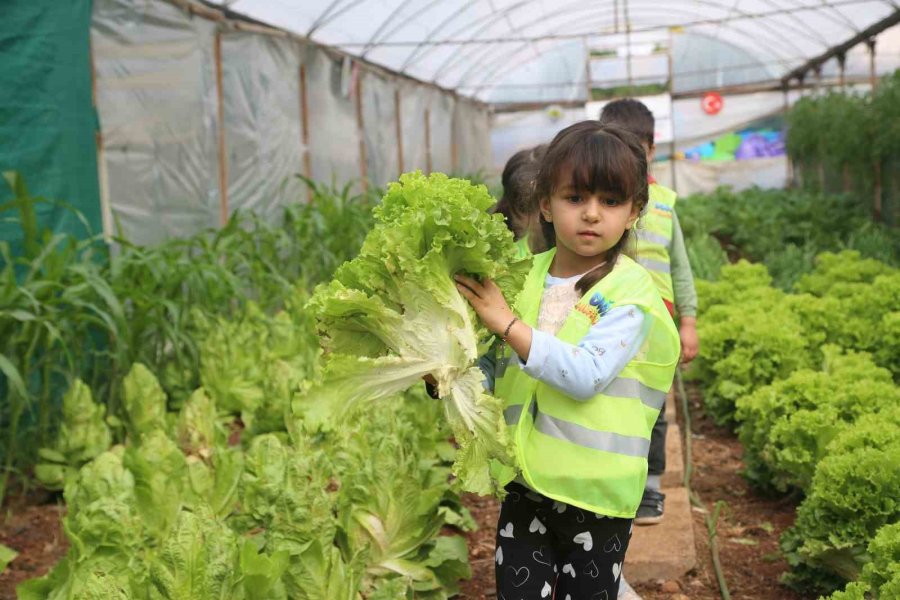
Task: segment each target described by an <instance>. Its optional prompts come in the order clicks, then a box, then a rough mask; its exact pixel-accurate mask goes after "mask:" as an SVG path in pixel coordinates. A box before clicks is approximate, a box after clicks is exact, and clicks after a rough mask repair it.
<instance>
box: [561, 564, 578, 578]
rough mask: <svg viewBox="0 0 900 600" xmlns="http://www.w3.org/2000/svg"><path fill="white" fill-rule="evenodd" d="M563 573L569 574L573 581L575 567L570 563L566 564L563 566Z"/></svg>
mask: <svg viewBox="0 0 900 600" xmlns="http://www.w3.org/2000/svg"><path fill="white" fill-rule="evenodd" d="M563 573H564V574H569V575H571V576H572V579H575V567H573V566H572V563H566V564H565V565H563Z"/></svg>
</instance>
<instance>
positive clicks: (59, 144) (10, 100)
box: [0, 0, 102, 253]
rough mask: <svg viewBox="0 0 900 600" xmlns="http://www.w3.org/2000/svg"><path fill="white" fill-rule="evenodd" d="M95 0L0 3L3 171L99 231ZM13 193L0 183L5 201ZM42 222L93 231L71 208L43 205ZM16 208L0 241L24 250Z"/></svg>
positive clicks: (6, 217)
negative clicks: (92, 39)
mask: <svg viewBox="0 0 900 600" xmlns="http://www.w3.org/2000/svg"><path fill="white" fill-rule="evenodd" d="M91 4H92V2H91V0H65V1H64V2H60V1H59V0H6V1H4V2H3V8H2V10H0V13H2V18H0V90H2V91H0V171H10V170H13V171H19V172H20V173H21V174H22V175H23V176H24V177H25V181H26V183H27V184H28V187H29V190H30V191H31V194H32V195H33V196H43V197H45V198H49V199H53V200H61V201H64V202H67V203H68V204H70V205H71V206H72V207H74V208H75V209H77V210H78V211H80V212H81V213H82V214H83V215H84V217H85V219H86V220H87V222H88V224H89V225H90V228H91V232H90V233H94V234H97V233H101V232H102V224H101V216H100V192H99V185H98V182H97V147H96V142H95V138H94V134H95V131H96V130H97V118H96V113H95V111H94V108H93V103H92V100H91V60H90V26H91ZM10 196H11V193H10V191H9V189H8V188H7V186H6V184H5V183H2V184H0V204H2V203H3V202H5V201H6V200H9V198H10ZM37 210H38V216H39V219H40V224H41V225H44V226H47V227H49V228H51V229H52V230H54V231H57V232H67V233H71V234H73V235H75V236H77V237H79V238H84V237H87V236H88V235H89V232H87V231H85V227H84V225H83V224H82V223H81V221H80V220H79V219H78V217H77V216H76V215H74V214H73V213H72V212H71V211H69V210H67V209H65V208H62V207H59V206H53V205H48V204H40V205H38V207H37ZM14 216H15V213H12V212H3V213H0V240H7V241H10V242H11V244H12V247H13V252H14V253H18V251H20V250H21V231H20V227H19V225H18V223H15V222H10V218H12V217H14Z"/></svg>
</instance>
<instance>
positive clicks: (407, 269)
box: [293, 173, 528, 494]
mask: <svg viewBox="0 0 900 600" xmlns="http://www.w3.org/2000/svg"><path fill="white" fill-rule="evenodd" d="M493 202H494V201H493V199H492V198H491V197H490V195H489V194H488V193H487V191H486V189H485V188H484V187H483V186H473V185H471V184H470V183H468V182H467V181H463V180H458V179H450V178H448V177H447V176H446V175H443V174H439V173H435V174H432V175H431V176H429V177H426V176H424V175H422V174H421V173H413V174H406V175H403V176H401V178H400V182H399V183H394V184H392V185H391V186H390V189H389V190H388V193H387V194H386V195H385V197H384V200H383V202H382V204H381V206H380V207H378V208H377V209H376V219H377V221H378V223H377V225H376V227H375V228H374V229H373V230H372V231H371V232H370V234H369V235H368V236H367V238H366V241H365V243H364V244H363V248H362V250H361V251H360V255H359V256H358V257H357V258H355V259H354V260H352V261H350V262H347V263H345V264H344V265H343V266H341V267H340V268H339V269H338V271H337V273H336V274H335V278H334V280H333V281H332V282H330V283H329V284H327V285H321V286H319V288H317V290H316V292H315V294H314V295H313V298H312V300H311V301H310V304H309V307H310V309H312V310H313V311H315V313H316V315H317V316H318V328H319V332H320V333H321V335H322V341H323V345H324V347H325V349H326V352H328V353H330V354H329V356H328V357H327V360H326V363H325V369H324V373H323V376H322V379H321V381H320V382H319V384H318V385H315V386H313V387H312V388H311V389H310V390H308V391H307V392H305V393H304V394H301V395H300V396H299V397H298V398H297V399H296V400H295V401H294V403H293V409H294V412H295V414H298V415H301V416H302V417H303V419H304V421H305V423H306V426H307V427H312V428H327V427H330V426H333V425H334V424H335V423H337V422H339V421H340V419H341V418H342V416H343V415H345V414H346V413H347V411H348V410H351V409H352V408H353V407H354V405H356V404H358V403H362V402H372V401H376V400H382V399H384V398H387V397H389V396H392V395H394V394H397V393H399V392H402V391H404V390H406V389H408V388H410V387H412V386H413V385H415V384H417V383H418V382H419V381H420V380H421V378H422V377H424V376H425V375H431V376H433V377H434V378H435V380H436V381H437V391H438V395H439V396H440V397H441V398H442V399H444V403H445V414H446V417H447V419H448V422H449V423H450V426H451V429H452V431H453V434H454V436H455V438H456V441H457V443H458V444H460V446H461V451H460V452H459V453H458V454H457V460H456V464H455V465H454V472H455V473H456V474H457V476H458V477H459V478H460V480H461V481H462V485H463V486H464V487H465V488H466V489H467V490H470V491H474V492H478V493H481V494H489V493H492V492H496V491H498V489H499V487H500V486H502V485H504V484H505V483H506V481H508V479H511V478H512V474H513V470H512V467H511V466H512V465H513V462H514V461H513V458H512V454H511V451H510V444H509V440H507V439H506V431H505V430H506V427H505V425H504V424H503V418H502V411H501V403H500V401H499V400H498V399H495V398H492V397H490V396H488V395H487V394H485V393H484V390H483V387H482V385H481V381H482V379H483V376H482V375H481V373H480V371H479V370H478V369H477V367H474V366H473V365H474V363H475V361H476V360H477V358H478V356H479V354H480V353H481V352H483V351H484V350H486V348H487V344H488V343H489V342H490V340H491V336H490V334H489V332H488V331H487V330H486V328H485V327H484V326H483V325H482V324H481V323H480V322H479V321H478V319H477V317H476V315H475V313H474V312H473V311H472V309H471V308H470V307H469V305H468V303H467V302H466V300H465V299H464V298H463V297H462V296H461V295H460V294H459V292H458V291H457V289H456V286H455V284H454V282H453V280H452V276H453V275H454V274H456V273H459V272H466V273H469V274H472V275H474V276H477V277H490V278H493V279H494V280H496V281H497V282H498V285H500V287H501V289H502V290H503V292H504V295H505V296H506V297H507V298H508V299H509V300H510V301H512V300H513V299H514V298H515V296H516V294H517V293H518V290H519V289H520V288H521V286H522V284H523V283H524V277H525V275H526V273H527V269H528V263H527V262H525V263H523V262H521V261H518V260H517V253H516V249H515V246H514V244H513V242H512V235H511V234H510V232H509V231H508V229H507V228H506V227H505V225H504V224H503V221H502V219H501V218H499V217H498V216H496V215H489V214H488V213H487V209H488V208H489V207H490V206H491V205H492V204H493ZM492 463H493V464H494V465H495V468H494V469H493V471H492V468H491V465H492ZM498 465H505V466H506V467H507V468H506V469H498V468H496V467H497V466H498ZM492 473H493V475H494V476H492ZM498 473H501V474H502V477H503V478H504V479H506V480H501V481H498V480H497V479H496V478H495V477H496V475H497V474H498ZM507 478H508V479H507Z"/></svg>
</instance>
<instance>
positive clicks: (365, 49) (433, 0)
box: [359, 0, 444, 58]
mask: <svg viewBox="0 0 900 600" xmlns="http://www.w3.org/2000/svg"><path fill="white" fill-rule="evenodd" d="M414 1H415V0H403V2H401V3H400V4H398V5H397V8H395V9H394V10H393V11H392V12H391V15H390V16H389V17H388V18H386V19H385V20H384V22H383V23H382V24H381V25H379V26H378V29H376V30H375V33H373V34H372V36H371V37H370V38H369V41H368V42H366V45H365V46H363V49H362V52H360V54H359V55H360V57H362V58H365V57H366V55H367V54H368V53H369V51H370V50H372V49H374V48H376V47H377V46H378V44H377V43H376V41H375V38H377V37H378V36H379V35H380V34H382V33H383V32H384V31H385V30H386V29H389V31H387V33H385V34H384V35H383V36H382V37H383V38H385V37H389V36H391V35H393V33H394V32H395V31H397V30H398V29H400V28H401V27H402V26H403V25H405V24H406V23H404V22H402V21H401V22H399V23H397V25H396V26H394V27H392V28H388V27H387V25H388V24H389V23H390V22H391V19H392V18H393V17H394V16H395V15H397V14H398V13H399V12H400V11H401V10H403V9H404V8H406V7H407V6H409V5H410V3H412V2H414ZM443 1H444V0H431V2H428V3H427V4H425V5H424V6H423V7H422V8H420V9H419V11H418V12H417V13H416V16H418V15H420V14H422V13H423V12H425V11H427V10H428V9H429V8H431V7H432V6H434V5H435V4H440V3H441V2H443Z"/></svg>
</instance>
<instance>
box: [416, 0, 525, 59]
mask: <svg viewBox="0 0 900 600" xmlns="http://www.w3.org/2000/svg"><path fill="white" fill-rule="evenodd" d="M535 1H536V0H521V1H520V2H516V3H513V4H511V5H509V6H507V7H505V8H504V9H503V10H502V11H500V12H498V13H489V14H487V15H483V16H481V17H478V18H477V19H474V20H472V21H470V22H469V23H466V25H465V26H464V27H462V28H460V29H456V30H454V31H453V33H451V34H450V36H451V37H453V36H455V35H456V34H457V33H458V32H460V31H465V30H466V29H467V28H468V27H471V26H473V25H477V24H478V23H479V22H480V21H482V20H485V19H491V18H492V17H497V18H498V19H499V18H506V17H507V16H508V15H509V13H510V12H512V11H514V10H517V9H518V8H520V7H522V6H525V5H528V4H533V3H534V2H535ZM478 2H480V0H469V1H468V2H466V4H465V5H463V6H462V7H461V8H460V9H459V10H457V11H456V12H455V13H453V14H452V15H450V17H449V18H447V19H444V21H442V22H441V24H440V25H438V26H437V27H435V28H434V29H433V30H432V31H430V32H429V33H428V35H429V37H430V36H431V34H432V33H435V32H437V31H438V30H440V29H443V28H444V27H445V26H447V25H449V24H450V23H452V22H453V21H454V20H455V19H456V18H457V17H459V15H461V14H463V13H464V12H465V11H466V10H468V9H469V7H470V6H472V5H474V4H478ZM494 23H496V21H489V22H488V23H486V25H487V26H488V27H490V26H491V25H493V24H494ZM484 25H485V24H482V25H480V26H479V29H478V31H477V32H476V33H475V34H473V35H477V33H481V32H482V31H483V30H484V29H485V27H484ZM469 39H472V37H470V38H469ZM427 46H428V44H427V41H426V42H422V43H420V44H418V45H416V46H415V47H414V48H413V50H412V52H410V53H409V56H408V57H407V58H406V60H404V61H403V64H402V65H400V71H401V72H405V71H406V69H408V68H409V67H411V66H412V65H414V64H416V62H418V61H420V60H422V58H424V57H425V56H428V55H429V54H431V53H433V52H434V51H435V49H436V48H437V47H436V46H432V47H430V48H427ZM425 48H427V49H425Z"/></svg>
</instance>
